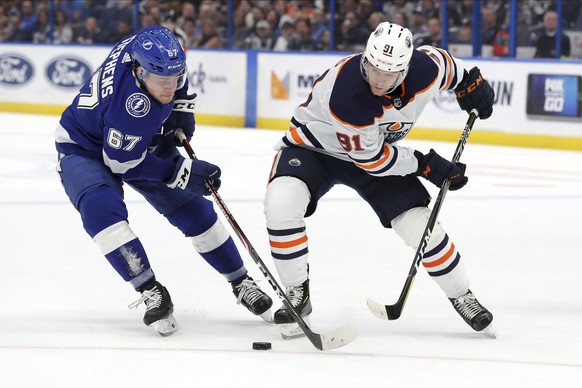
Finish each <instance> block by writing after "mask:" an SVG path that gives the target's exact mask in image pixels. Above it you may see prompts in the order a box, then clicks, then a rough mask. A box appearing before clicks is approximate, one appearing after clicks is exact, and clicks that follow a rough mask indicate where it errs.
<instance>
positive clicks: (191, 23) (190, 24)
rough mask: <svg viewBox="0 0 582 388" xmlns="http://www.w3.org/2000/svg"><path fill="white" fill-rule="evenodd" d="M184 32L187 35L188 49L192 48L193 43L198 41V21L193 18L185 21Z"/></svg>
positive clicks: (183, 24) (183, 23)
mask: <svg viewBox="0 0 582 388" xmlns="http://www.w3.org/2000/svg"><path fill="white" fill-rule="evenodd" d="M182 30H183V31H184V34H185V35H186V47H192V43H193V42H195V41H196V40H197V38H196V21H195V20H194V19H192V18H191V17H187V18H184V19H183V22H182Z"/></svg>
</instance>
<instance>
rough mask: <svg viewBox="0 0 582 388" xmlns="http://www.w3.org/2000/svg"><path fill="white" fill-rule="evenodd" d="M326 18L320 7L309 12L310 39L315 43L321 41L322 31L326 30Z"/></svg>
mask: <svg viewBox="0 0 582 388" xmlns="http://www.w3.org/2000/svg"><path fill="white" fill-rule="evenodd" d="M327 27H328V25H327V18H326V16H325V12H324V10H323V9H321V8H314V9H313V12H312V14H311V39H313V41H314V42H315V43H316V44H319V43H321V39H322V37H323V33H324V32H325V31H327Z"/></svg>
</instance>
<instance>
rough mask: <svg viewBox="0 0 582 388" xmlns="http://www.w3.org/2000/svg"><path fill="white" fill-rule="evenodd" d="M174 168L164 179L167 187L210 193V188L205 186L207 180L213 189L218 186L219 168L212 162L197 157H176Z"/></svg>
mask: <svg viewBox="0 0 582 388" xmlns="http://www.w3.org/2000/svg"><path fill="white" fill-rule="evenodd" d="M175 160H176V168H175V169H174V173H173V175H172V177H171V178H170V179H168V180H167V181H166V185H168V186H169V187H171V188H172V189H173V188H176V187H179V188H181V189H183V190H189V191H192V192H193V193H194V194H197V195H210V194H211V192H210V189H208V187H206V181H209V182H210V184H211V185H212V187H214V189H215V190H218V189H219V187H220V184H221V182H220V174H221V172H220V168H219V167H218V166H215V165H214V164H211V163H208V162H205V161H203V160H198V159H185V158H183V157H181V156H178V157H176V159H175Z"/></svg>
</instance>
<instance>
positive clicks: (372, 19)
mask: <svg viewBox="0 0 582 388" xmlns="http://www.w3.org/2000/svg"><path fill="white" fill-rule="evenodd" d="M385 21H386V17H385V16H384V14H383V13H382V12H373V13H372V14H371V15H370V16H369V17H368V27H369V28H370V31H375V30H376V27H378V25H379V24H380V23H382V22H385Z"/></svg>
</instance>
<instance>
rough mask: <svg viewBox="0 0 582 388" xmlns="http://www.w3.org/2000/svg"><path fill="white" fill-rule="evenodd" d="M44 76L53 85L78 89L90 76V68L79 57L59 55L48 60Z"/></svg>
mask: <svg viewBox="0 0 582 388" xmlns="http://www.w3.org/2000/svg"><path fill="white" fill-rule="evenodd" d="M46 76H47V78H48V80H49V81H50V83H52V84H53V85H55V86H58V87H62V88H72V89H79V88H80V87H81V86H83V84H84V83H85V82H86V81H87V80H88V79H89V77H91V68H89V65H87V64H86V63H85V62H83V61H82V60H80V59H77V58H73V57H59V58H56V59H54V60H53V61H51V62H49V64H48V66H47V68H46Z"/></svg>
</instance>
